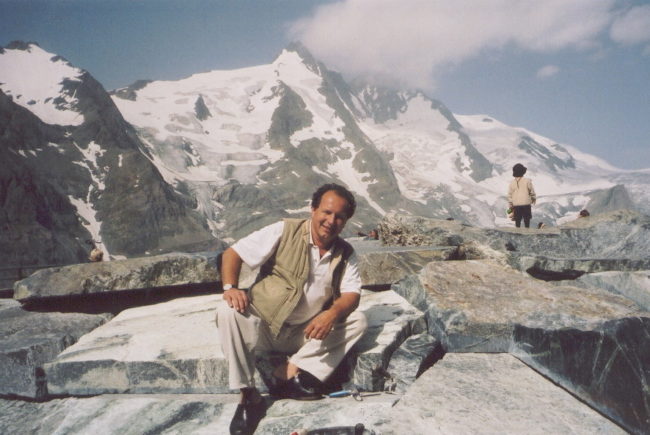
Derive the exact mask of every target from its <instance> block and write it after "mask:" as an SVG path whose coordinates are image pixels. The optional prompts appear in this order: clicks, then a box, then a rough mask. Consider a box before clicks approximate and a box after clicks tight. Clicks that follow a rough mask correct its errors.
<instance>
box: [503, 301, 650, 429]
mask: <svg viewBox="0 0 650 435" xmlns="http://www.w3.org/2000/svg"><path fill="white" fill-rule="evenodd" d="M514 339H515V342H516V347H515V349H513V354H515V355H516V356H518V357H519V358H520V359H521V360H522V361H524V362H526V363H527V364H528V365H530V366H531V367H533V368H535V369H536V370H538V371H539V372H540V373H543V374H544V375H545V376H547V377H549V378H550V379H552V380H553V381H554V382H556V383H558V384H559V385H561V386H563V387H564V388H566V389H567V390H569V391H571V392H572V393H573V394H575V395H576V396H578V397H580V398H581V399H583V400H584V401H585V402H587V403H589V404H590V405H591V406H593V407H594V408H596V409H597V410H599V411H600V412H602V413H603V414H605V415H607V416H608V417H610V418H611V419H613V420H614V421H616V422H617V423H619V424H620V425H621V426H623V427H624V428H625V429H627V430H628V431H630V432H631V433H637V434H642V433H648V428H650V392H649V391H650V388H649V385H648V380H649V379H650V316H649V315H647V314H646V315H645V316H643V317H641V316H635V317H629V318H623V319H616V320H611V321H608V322H604V323H603V324H601V325H599V326H598V327H595V328H588V329H586V328H561V329H544V328H531V327H528V326H523V325H521V326H519V325H518V326H517V327H516V328H515V332H514Z"/></svg>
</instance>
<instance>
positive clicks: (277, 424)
mask: <svg viewBox="0 0 650 435" xmlns="http://www.w3.org/2000/svg"><path fill="white" fill-rule="evenodd" d="M370 394H371V395H368V393H364V394H362V396H363V397H362V399H363V400H362V401H357V400H355V399H354V398H352V397H351V396H347V397H341V398H336V399H333V398H326V399H323V400H318V401H315V402H299V401H295V400H278V401H276V402H275V403H273V404H272V405H271V407H270V408H269V409H268V410H267V412H266V417H264V419H263V420H262V421H261V422H260V424H259V426H258V427H257V431H256V432H255V433H259V434H283V435H284V434H287V435H288V434H290V433H292V432H293V431H297V430H301V429H303V430H315V429H322V428H331V427H341V426H347V427H350V426H355V425H356V424H359V423H361V424H363V425H364V426H365V427H367V428H369V429H372V428H373V427H375V426H381V425H382V424H384V423H385V422H386V416H387V414H388V413H389V412H390V409H391V408H392V406H393V405H394V404H395V402H396V401H397V400H399V396H398V395H394V394H382V393H370ZM375 433H378V434H379V433H381V432H376V431H375Z"/></svg>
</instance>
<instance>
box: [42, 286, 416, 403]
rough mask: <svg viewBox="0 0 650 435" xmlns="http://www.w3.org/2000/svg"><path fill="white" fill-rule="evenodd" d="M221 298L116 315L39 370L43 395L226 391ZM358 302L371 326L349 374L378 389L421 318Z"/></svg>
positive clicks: (408, 310)
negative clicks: (44, 381) (43, 382)
mask: <svg viewBox="0 0 650 435" xmlns="http://www.w3.org/2000/svg"><path fill="white" fill-rule="evenodd" d="M220 301H221V295H206V296H194V297H188V298H179V299H175V300H173V301H169V302H164V303H160V304H156V305H151V306H146V307H138V308H131V309H128V310H125V311H123V312H122V313H120V314H119V315H117V316H116V317H115V318H114V319H112V320H111V321H110V322H109V323H107V324H105V325H103V326H102V327H100V328H97V329H96V330H94V331H92V332H91V333H89V334H87V335H85V336H83V337H82V338H81V339H80V340H79V342H77V343H76V344H75V345H74V346H72V347H70V348H68V349H66V350H65V351H64V352H62V353H61V354H60V355H59V356H58V357H57V358H56V360H54V361H53V362H51V363H50V364H46V365H45V372H46V375H47V382H48V389H49V392H50V394H53V395H79V396H84V395H94V394H106V393H113V394H115V393H227V392H228V391H229V390H228V382H227V378H228V372H227V364H226V361H225V359H224V357H223V354H222V351H221V345H220V342H219V336H218V332H217V328H216V325H215V321H214V320H215V309H216V306H217V304H218V303H219V302H220ZM361 301H362V302H361V306H360V308H359V309H360V310H362V311H364V312H365V313H366V315H367V316H368V318H369V324H370V328H369V331H368V333H367V334H366V336H365V337H364V338H363V339H362V341H361V342H360V343H359V344H358V346H357V347H356V348H355V351H354V355H353V356H351V357H350V364H351V366H350V371H351V373H352V375H349V376H348V377H350V376H351V377H352V378H353V382H355V383H357V384H358V385H359V386H360V387H362V388H366V389H372V388H375V387H376V388H380V387H381V386H382V382H383V380H384V379H385V376H384V375H383V373H384V370H385V369H386V367H387V366H388V363H389V359H390V355H391V354H392V352H393V351H394V350H395V349H397V348H398V347H399V346H400V344H401V343H402V342H403V341H404V340H405V339H406V338H407V337H408V336H409V335H411V334H412V333H413V332H414V331H417V332H418V333H420V332H423V331H424V330H425V329H426V328H425V326H424V316H423V314H422V312H420V311H419V310H416V309H415V308H414V307H413V306H411V305H410V304H409V303H408V302H406V300H405V299H404V298H402V297H401V296H399V295H397V294H395V293H394V292H392V291H386V292H378V293H373V292H368V291H366V292H364V294H363V296H362V299H361ZM357 355H358V356H357ZM260 386H261V387H263V383H261V382H260Z"/></svg>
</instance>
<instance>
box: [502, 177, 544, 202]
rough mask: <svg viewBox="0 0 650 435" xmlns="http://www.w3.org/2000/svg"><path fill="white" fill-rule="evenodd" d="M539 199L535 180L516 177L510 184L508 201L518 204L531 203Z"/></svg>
mask: <svg viewBox="0 0 650 435" xmlns="http://www.w3.org/2000/svg"><path fill="white" fill-rule="evenodd" d="M536 201H537V195H535V189H533V182H532V181H530V179H529V178H524V177H515V179H514V180H512V181H511V182H510V186H508V203H509V204H511V205H513V206H517V205H530V204H534V203H535V202H536Z"/></svg>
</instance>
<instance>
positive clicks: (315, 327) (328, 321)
mask: <svg viewBox="0 0 650 435" xmlns="http://www.w3.org/2000/svg"><path fill="white" fill-rule="evenodd" d="M336 317H337V316H336V313H335V312H334V311H332V310H327V311H323V312H322V313H320V314H319V315H317V316H316V317H314V318H313V319H311V322H309V324H308V325H307V327H306V328H305V338H306V339H310V338H315V339H316V340H324V339H325V338H326V337H327V336H328V335H330V332H332V329H334V323H335V322H336V320H337V318H336Z"/></svg>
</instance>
